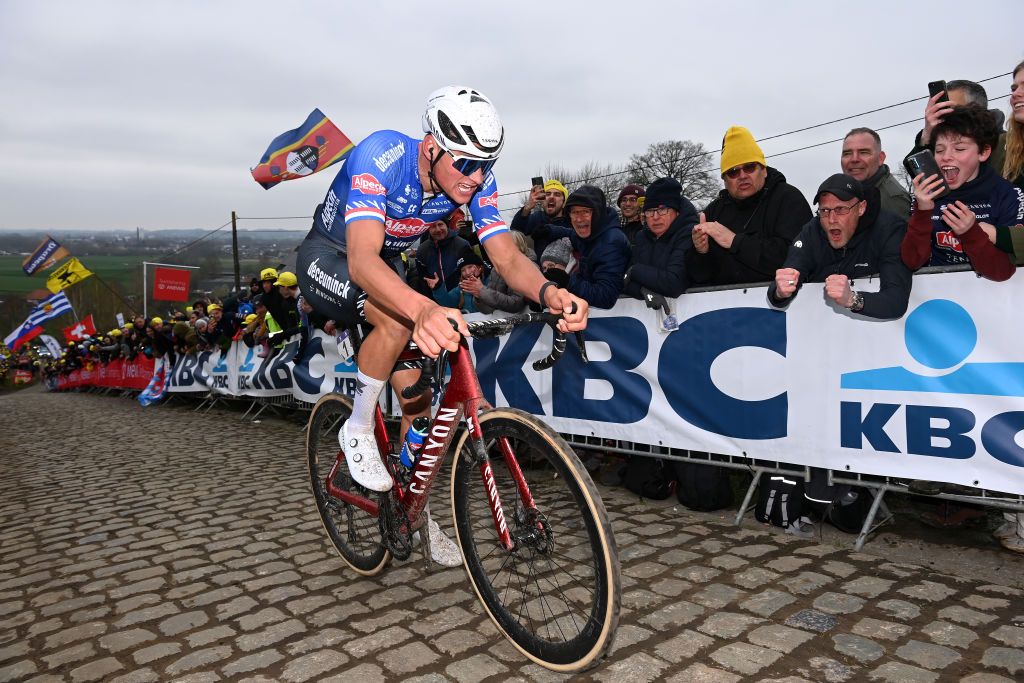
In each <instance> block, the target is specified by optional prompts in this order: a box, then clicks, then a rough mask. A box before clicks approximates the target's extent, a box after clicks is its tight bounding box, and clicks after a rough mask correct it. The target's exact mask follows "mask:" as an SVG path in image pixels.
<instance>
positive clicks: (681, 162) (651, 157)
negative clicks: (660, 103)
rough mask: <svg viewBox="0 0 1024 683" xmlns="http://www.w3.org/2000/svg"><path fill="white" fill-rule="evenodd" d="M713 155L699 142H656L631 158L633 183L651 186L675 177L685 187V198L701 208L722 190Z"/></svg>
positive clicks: (628, 168)
mask: <svg viewBox="0 0 1024 683" xmlns="http://www.w3.org/2000/svg"><path fill="white" fill-rule="evenodd" d="M711 156H712V152H709V151H708V150H706V149H705V148H704V145H703V144H701V143H699V142H693V141H691V140H666V141H665V142H655V143H653V144H651V145H649V146H648V147H647V151H646V152H644V153H643V154H634V155H632V156H631V157H630V158H629V164H628V165H627V166H626V168H627V170H628V171H629V182H633V183H638V184H640V185H644V186H647V185H650V184H651V183H652V182H654V181H655V180H656V179H658V178H675V179H676V180H678V181H679V183H680V184H681V185H682V186H683V195H684V196H686V198H687V199H689V200H690V201H691V202H693V203H694V204H695V205H697V207H698V208H701V207H704V206H706V205H707V204H708V203H709V202H710V201H711V200H712V199H714V198H715V197H716V196H718V191H719V190H720V189H721V181H720V180H719V177H718V169H717V168H716V167H715V164H714V161H713V160H712V158H711Z"/></svg>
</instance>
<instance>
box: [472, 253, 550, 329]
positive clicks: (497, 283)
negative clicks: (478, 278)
mask: <svg viewBox="0 0 1024 683" xmlns="http://www.w3.org/2000/svg"><path fill="white" fill-rule="evenodd" d="M526 258H528V259H530V260H531V261H536V260H537V254H535V253H534V252H533V249H530V248H529V247H527V249H526ZM476 308H477V310H478V311H480V312H481V313H494V312H495V311H505V312H507V313H519V312H520V311H521V310H523V309H524V308H526V297H524V296H523V295H522V294H520V293H519V292H517V291H515V290H514V289H512V288H511V287H509V286H508V283H507V282H505V278H503V277H501V274H500V273H498V271H497V270H493V271H491V276H490V277H489V278H487V284H486V285H485V286H484V288H483V289H481V290H480V295H479V296H477V297H476Z"/></svg>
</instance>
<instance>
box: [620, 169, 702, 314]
mask: <svg viewBox="0 0 1024 683" xmlns="http://www.w3.org/2000/svg"><path fill="white" fill-rule="evenodd" d="M646 195H647V196H646V199H645V200H644V218H645V219H646V220H647V227H646V228H645V229H644V230H641V231H640V232H639V233H637V236H636V239H635V240H634V241H633V253H632V256H631V258H630V262H629V270H627V271H626V277H625V293H626V294H627V295H629V296H631V297H633V298H635V299H641V300H643V301H644V302H645V303H646V304H647V307H648V308H655V309H656V308H663V307H668V302H667V301H666V299H674V298H676V297H678V296H679V295H681V294H682V293H683V290H685V289H686V287H687V284H688V280H687V277H686V252H688V251H689V250H690V249H691V247H692V246H693V242H692V241H691V240H690V233H691V231H692V230H693V226H695V225H696V224H697V209H695V208H694V207H693V204H691V203H690V200H689V199H687V198H686V197H684V196H683V187H682V185H680V184H679V181H678V180H676V179H675V178H658V179H657V180H655V181H654V182H653V183H651V184H650V186H648V188H647V193H646Z"/></svg>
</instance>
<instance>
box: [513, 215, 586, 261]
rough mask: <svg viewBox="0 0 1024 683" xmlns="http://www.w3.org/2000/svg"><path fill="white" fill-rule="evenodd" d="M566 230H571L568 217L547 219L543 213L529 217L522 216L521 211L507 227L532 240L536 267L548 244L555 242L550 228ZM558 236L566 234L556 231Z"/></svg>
mask: <svg viewBox="0 0 1024 683" xmlns="http://www.w3.org/2000/svg"><path fill="white" fill-rule="evenodd" d="M552 227H555V228H568V229H570V230H572V225H571V224H570V223H569V217H568V216H567V215H564V214H563V215H561V216H558V217H557V218H548V215H547V214H546V213H544V212H543V211H533V212H531V213H530V215H529V216H524V215H523V212H522V211H516V215H515V216H513V217H512V225H510V226H509V228H510V229H512V230H518V231H519V232H521V233H523V234H524V235H526V236H527V237H529V238H530V239H532V240H533V251H534V253H535V254H536V255H537V265H540V257H541V254H543V253H544V250H545V249H546V248H547V246H548V245H549V244H551V243H552V242H554V241H555V239H558V238H555V237H552V231H551V228H552ZM555 232H558V234H559V235H564V234H566V233H565V232H564V231H558V230H556V231H555Z"/></svg>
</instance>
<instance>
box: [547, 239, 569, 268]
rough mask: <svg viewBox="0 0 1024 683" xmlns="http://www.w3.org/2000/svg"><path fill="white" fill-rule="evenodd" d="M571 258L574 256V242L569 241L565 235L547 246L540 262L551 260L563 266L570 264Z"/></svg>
mask: <svg viewBox="0 0 1024 683" xmlns="http://www.w3.org/2000/svg"><path fill="white" fill-rule="evenodd" d="M570 258H572V243H571V242H569V238H568V237H563V238H561V239H557V240H555V241H554V242H552V243H551V244H549V245H548V246H547V247H545V249H544V253H542V254H541V256H540V262H541V263H544V262H545V261H550V262H551V263H557V264H558V265H561V266H568V265H569V259H570Z"/></svg>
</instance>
